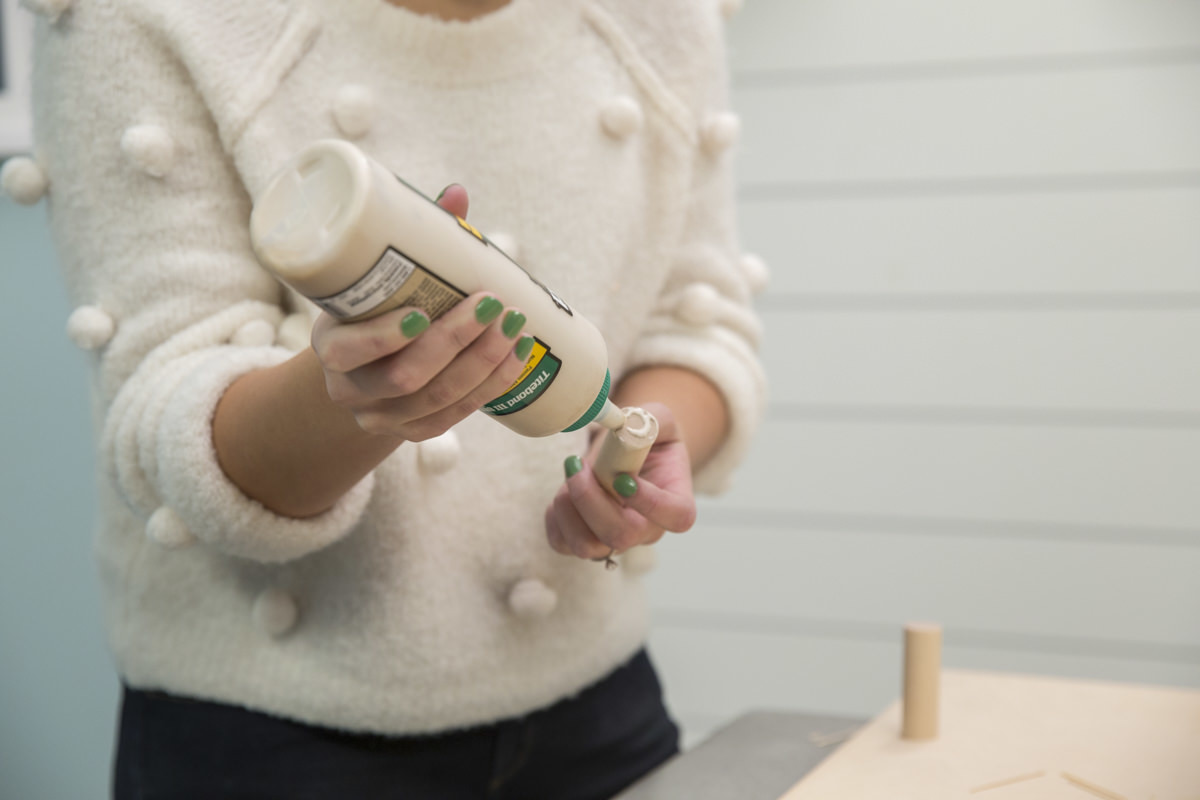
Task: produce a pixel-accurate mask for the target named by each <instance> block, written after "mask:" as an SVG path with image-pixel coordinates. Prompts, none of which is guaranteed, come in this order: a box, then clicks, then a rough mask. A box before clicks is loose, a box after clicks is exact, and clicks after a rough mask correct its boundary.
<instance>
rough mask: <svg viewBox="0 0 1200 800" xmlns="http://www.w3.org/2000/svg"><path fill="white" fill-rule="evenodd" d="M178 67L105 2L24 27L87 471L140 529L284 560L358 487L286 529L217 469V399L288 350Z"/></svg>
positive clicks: (277, 305) (241, 202) (161, 43)
mask: <svg viewBox="0 0 1200 800" xmlns="http://www.w3.org/2000/svg"><path fill="white" fill-rule="evenodd" d="M285 23H286V20H285V19H281V20H280V21H279V25H280V27H281V28H282V27H284V25H285ZM263 35H264V36H270V35H271V29H270V28H268V29H267V30H266V31H265V32H264V33H263ZM184 64H185V61H184V59H182V58H180V57H179V56H178V54H176V53H174V52H172V49H171V46H170V45H169V43H168V39H167V38H166V37H163V36H160V35H156V34H155V33H153V32H152V31H150V30H149V29H148V26H146V25H145V24H144V21H143V20H139V19H138V18H137V16H136V15H135V14H132V13H130V12H129V8H128V4H125V3H122V2H119V0H93V2H89V3H78V4H76V6H75V7H74V8H72V10H71V12H70V14H69V15H67V16H66V17H64V18H63V19H61V20H59V21H57V22H52V21H48V20H40V21H39V23H38V26H37V33H36V39H35V68H34V114H35V141H36V142H37V160H38V161H39V162H40V163H41V165H42V168H43V169H44V171H45V173H46V175H47V177H48V181H49V187H50V188H49V195H48V205H49V214H50V221H51V229H52V234H53V237H54V241H55V246H56V249H57V252H58V257H59V261H60V263H61V266H62V270H63V273H64V276H65V280H66V284H67V289H68V292H69V294H70V297H71V301H72V303H74V304H76V305H78V306H79V308H78V309H77V310H76V312H74V313H73V314H72V317H71V320H70V322H69V326H68V328H69V332H71V333H73V334H74V336H73V338H75V339H76V341H78V342H80V343H81V344H83V345H84V346H85V347H87V348H88V349H91V350H93V351H94V352H93V355H92V362H91V363H92V364H93V367H94V373H93V374H94V400H95V403H96V409H97V426H98V427H99V428H100V430H101V432H102V433H101V442H100V448H99V459H100V466H101V469H102V471H103V473H104V474H105V475H106V476H107V478H108V479H109V480H110V481H111V482H112V484H113V486H114V487H115V489H116V490H117V491H118V493H119V494H120V496H121V497H122V498H124V500H125V501H126V502H127V503H128V505H129V506H130V507H131V508H132V509H134V511H135V512H137V513H138V514H139V515H140V516H142V517H143V518H144V519H145V520H146V521H147V534H148V535H149V536H150V537H151V538H152V539H154V540H156V541H158V542H159V543H161V544H164V545H172V546H176V545H182V544H186V543H189V542H193V541H196V540H199V541H200V542H202V543H203V544H205V545H207V546H211V547H214V548H217V549H219V550H221V551H223V552H226V553H229V554H233V555H237V556H242V557H245V558H249V559H255V560H261V561H285V560H288V559H293V558H296V557H299V556H301V555H304V554H306V553H309V552H312V551H314V550H317V549H319V548H322V547H325V546H327V545H329V544H330V543H332V542H334V541H337V540H338V539H340V538H341V537H343V536H345V535H346V534H347V533H348V532H349V531H350V530H351V528H352V527H353V526H354V525H355V523H356V522H357V520H358V518H359V517H360V515H361V513H362V512H363V509H364V508H365V506H366V503H367V501H368V499H369V497H370V494H371V486H372V480H373V479H372V477H371V476H368V477H367V478H365V479H364V480H363V481H362V482H360V484H359V485H358V486H356V487H354V488H353V489H352V490H351V491H350V492H348V493H347V494H346V495H345V496H344V497H343V498H342V499H341V500H340V501H339V502H338V503H337V504H336V506H335V507H334V508H333V509H331V510H329V511H328V512H326V513H324V514H321V515H320V516H317V517H313V518H307V519H303V520H299V519H292V518H286V517H281V516H279V515H276V514H274V513H272V512H271V511H269V510H268V509H266V508H265V507H264V506H262V505H261V504H259V503H257V502H256V501H254V500H253V499H251V498H249V497H247V496H246V495H244V494H243V493H242V492H241V491H240V490H239V489H238V488H237V486H236V485H234V484H233V483H232V482H231V481H229V479H228V478H227V477H226V476H225V474H224V472H223V471H222V470H221V467H220V465H219V464H218V462H217V457H216V452H215V448H214V446H213V441H212V418H213V414H214V411H215V408H216V404H217V402H218V401H219V400H220V398H221V396H222V394H223V393H224V391H225V389H226V388H227V387H228V386H229V385H230V384H232V383H233V382H234V381H235V380H237V378H238V377H239V376H241V375H243V374H245V373H247V372H249V371H252V370H256V369H259V368H263V367H267V366H271V365H274V364H278V363H280V362H282V361H283V360H285V359H287V358H288V357H290V355H291V353H290V351H289V350H287V349H284V348H282V347H279V346H276V344H275V341H276V338H277V331H278V327H279V325H280V323H281V322H282V320H283V316H284V311H283V305H284V296H285V295H284V293H283V291H282V290H281V288H280V287H279V285H278V284H277V283H276V282H275V281H274V279H273V278H271V276H270V275H268V274H267V273H266V272H265V271H264V270H263V269H262V268H261V267H260V266H259V265H258V264H257V262H256V261H255V259H254V257H253V254H252V251H251V249H250V246H249V237H248V232H247V225H248V219H249V212H250V200H249V198H248V196H247V193H246V191H245V190H244V188H243V186H242V184H241V181H240V179H239V176H238V174H237V172H236V170H235V169H234V167H233V166H232V159H231V158H229V157H228V155H227V152H226V150H225V148H224V146H223V145H222V142H221V136H220V134H219V132H218V129H217V126H216V125H215V124H214V122H213V116H212V114H211V113H210V111H209V109H208V107H207V106H206V104H205V102H204V100H203V98H202V96H201V95H200V93H199V91H198V89H197V85H198V81H197V80H196V79H194V77H193V76H191V75H190V74H189V73H188V70H187V68H186V67H185V66H184ZM252 77H254V76H253V74H250V75H247V80H249V79H250V78H252Z"/></svg>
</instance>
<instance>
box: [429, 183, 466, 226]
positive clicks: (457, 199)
mask: <svg viewBox="0 0 1200 800" xmlns="http://www.w3.org/2000/svg"><path fill="white" fill-rule="evenodd" d="M435 202H436V203H437V204H438V205H439V206H441V207H442V208H443V209H445V210H446V211H449V212H450V213H451V214H453V215H454V216H456V217H461V218H463V219H466V218H467V208H468V206H469V205H470V202H469V200H468V199H467V190H466V189H465V188H463V187H462V186H461V185H460V184H457V183H452V184H450V185H449V186H447V187H446V188H445V189H442V193H441V194H439V195H438V196H437V200H436V201H435Z"/></svg>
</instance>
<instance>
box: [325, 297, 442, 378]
mask: <svg viewBox="0 0 1200 800" xmlns="http://www.w3.org/2000/svg"><path fill="white" fill-rule="evenodd" d="M428 327H429V317H428V316H426V315H425V312H423V311H421V310H420V309H416V308H398V309H394V310H392V311H388V312H387V313H385V314H380V315H379V316H378V317H374V318H372V319H368V320H363V321H362V322H351V323H340V322H338V321H337V320H335V319H334V318H333V317H331V316H329V315H328V314H322V315H321V316H320V317H318V318H317V321H316V323H314V325H313V333H312V346H313V350H315V351H316V353H317V358H318V359H320V361H321V365H322V366H323V367H325V369H327V370H332V371H334V372H350V371H351V370H355V369H358V368H359V367H362V366H364V365H366V364H369V363H371V362H372V361H377V360H379V359H381V358H384V357H386V356H389V355H392V354H393V353H396V352H399V351H400V350H401V349H403V348H404V347H406V346H407V345H408V344H409V343H410V342H411V341H412V340H413V339H414V338H416V337H417V336H418V335H419V334H421V333H422V332H423V331H424V330H425V329H426V328H428Z"/></svg>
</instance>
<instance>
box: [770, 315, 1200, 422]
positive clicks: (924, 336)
mask: <svg viewBox="0 0 1200 800" xmlns="http://www.w3.org/2000/svg"><path fill="white" fill-rule="evenodd" d="M762 319H763V324H764V329H765V335H764V337H763V344H762V357H763V361H764V363H765V365H766V370H767V376H768V378H769V380H770V384H771V398H770V399H771V402H772V403H773V404H776V405H777V406H781V407H789V406H790V405H791V404H800V407H801V408H803V407H804V406H806V405H811V406H812V407H814V408H820V409H824V410H825V412H826V417H827V418H829V417H830V416H831V415H832V411H833V409H836V408H838V407H841V408H843V409H846V412H845V413H844V416H846V417H849V416H852V414H851V413H850V410H852V409H862V410H863V412H860V413H859V414H857V415H853V416H855V417H856V419H857V420H858V421H868V420H867V419H865V418H864V412H865V413H866V414H869V413H870V409H871V408H874V409H876V417H875V419H874V420H870V421H874V422H882V421H884V420H883V419H881V418H880V417H881V415H882V414H881V412H885V411H886V412H887V413H889V414H890V416H891V419H892V420H893V421H895V422H897V423H905V424H908V423H918V422H921V419H920V417H922V416H925V417H926V419H927V420H929V417H930V416H931V415H932V413H933V412H934V410H935V409H938V408H943V409H945V415H944V417H943V418H942V419H941V420H938V421H937V422H938V424H943V425H944V424H964V423H969V422H970V421H971V419H972V417H974V418H975V419H978V420H980V421H981V422H982V423H983V424H987V425H995V424H997V423H1008V424H1013V423H1016V424H1035V425H1038V426H1043V427H1044V426H1045V425H1047V424H1053V422H1054V421H1055V420H1056V419H1057V420H1059V421H1062V422H1064V423H1065V424H1068V425H1069V424H1071V422H1070V417H1071V412H1073V411H1081V412H1083V415H1080V416H1078V417H1077V419H1078V422H1079V423H1082V424H1084V425H1086V426H1087V427H1096V426H1097V425H1100V424H1103V423H1105V422H1111V423H1115V422H1126V423H1130V422H1132V423H1134V424H1135V426H1136V427H1140V428H1147V427H1164V426H1163V423H1164V422H1168V421H1169V422H1171V423H1175V424H1172V425H1170V426H1169V427H1179V425H1178V423H1185V426H1186V423H1189V422H1193V423H1194V421H1195V416H1194V415H1195V414H1196V413H1197V412H1200V359H1197V355H1196V347H1197V346H1196V343H1197V342H1200V309H1197V310H1169V311H1168V310H1157V311H1148V310H1144V309H1128V310H1118V311H1114V310H1104V311H1095V310H1082V309H1081V310H1076V311H1073V312H1072V313H1070V314H1054V313H1048V312H1046V311H1043V310H1032V311H1007V312H999V311H996V312H994V313H987V314H981V313H977V310H976V309H974V308H971V307H970V306H966V307H962V308H960V307H955V308H953V309H952V310H937V311H935V310H928V309H927V310H924V311H915V310H909V311H904V312H895V313H893V312H883V311H880V310H875V311H861V312H852V311H849V310H846V311H842V310H838V311H836V312H834V313H822V312H817V311H808V312H802V313H788V312H785V311H775V310H767V311H766V312H765V313H763V314H762ZM905 409H910V410H909V411H908V412H907V413H906V412H905ZM972 409H975V411H974V412H973V411H972ZM1156 414H1166V415H1168V416H1161V415H1160V416H1156ZM1105 415H1107V416H1105ZM1139 415H1140V416H1139ZM929 421H932V420H929Z"/></svg>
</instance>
